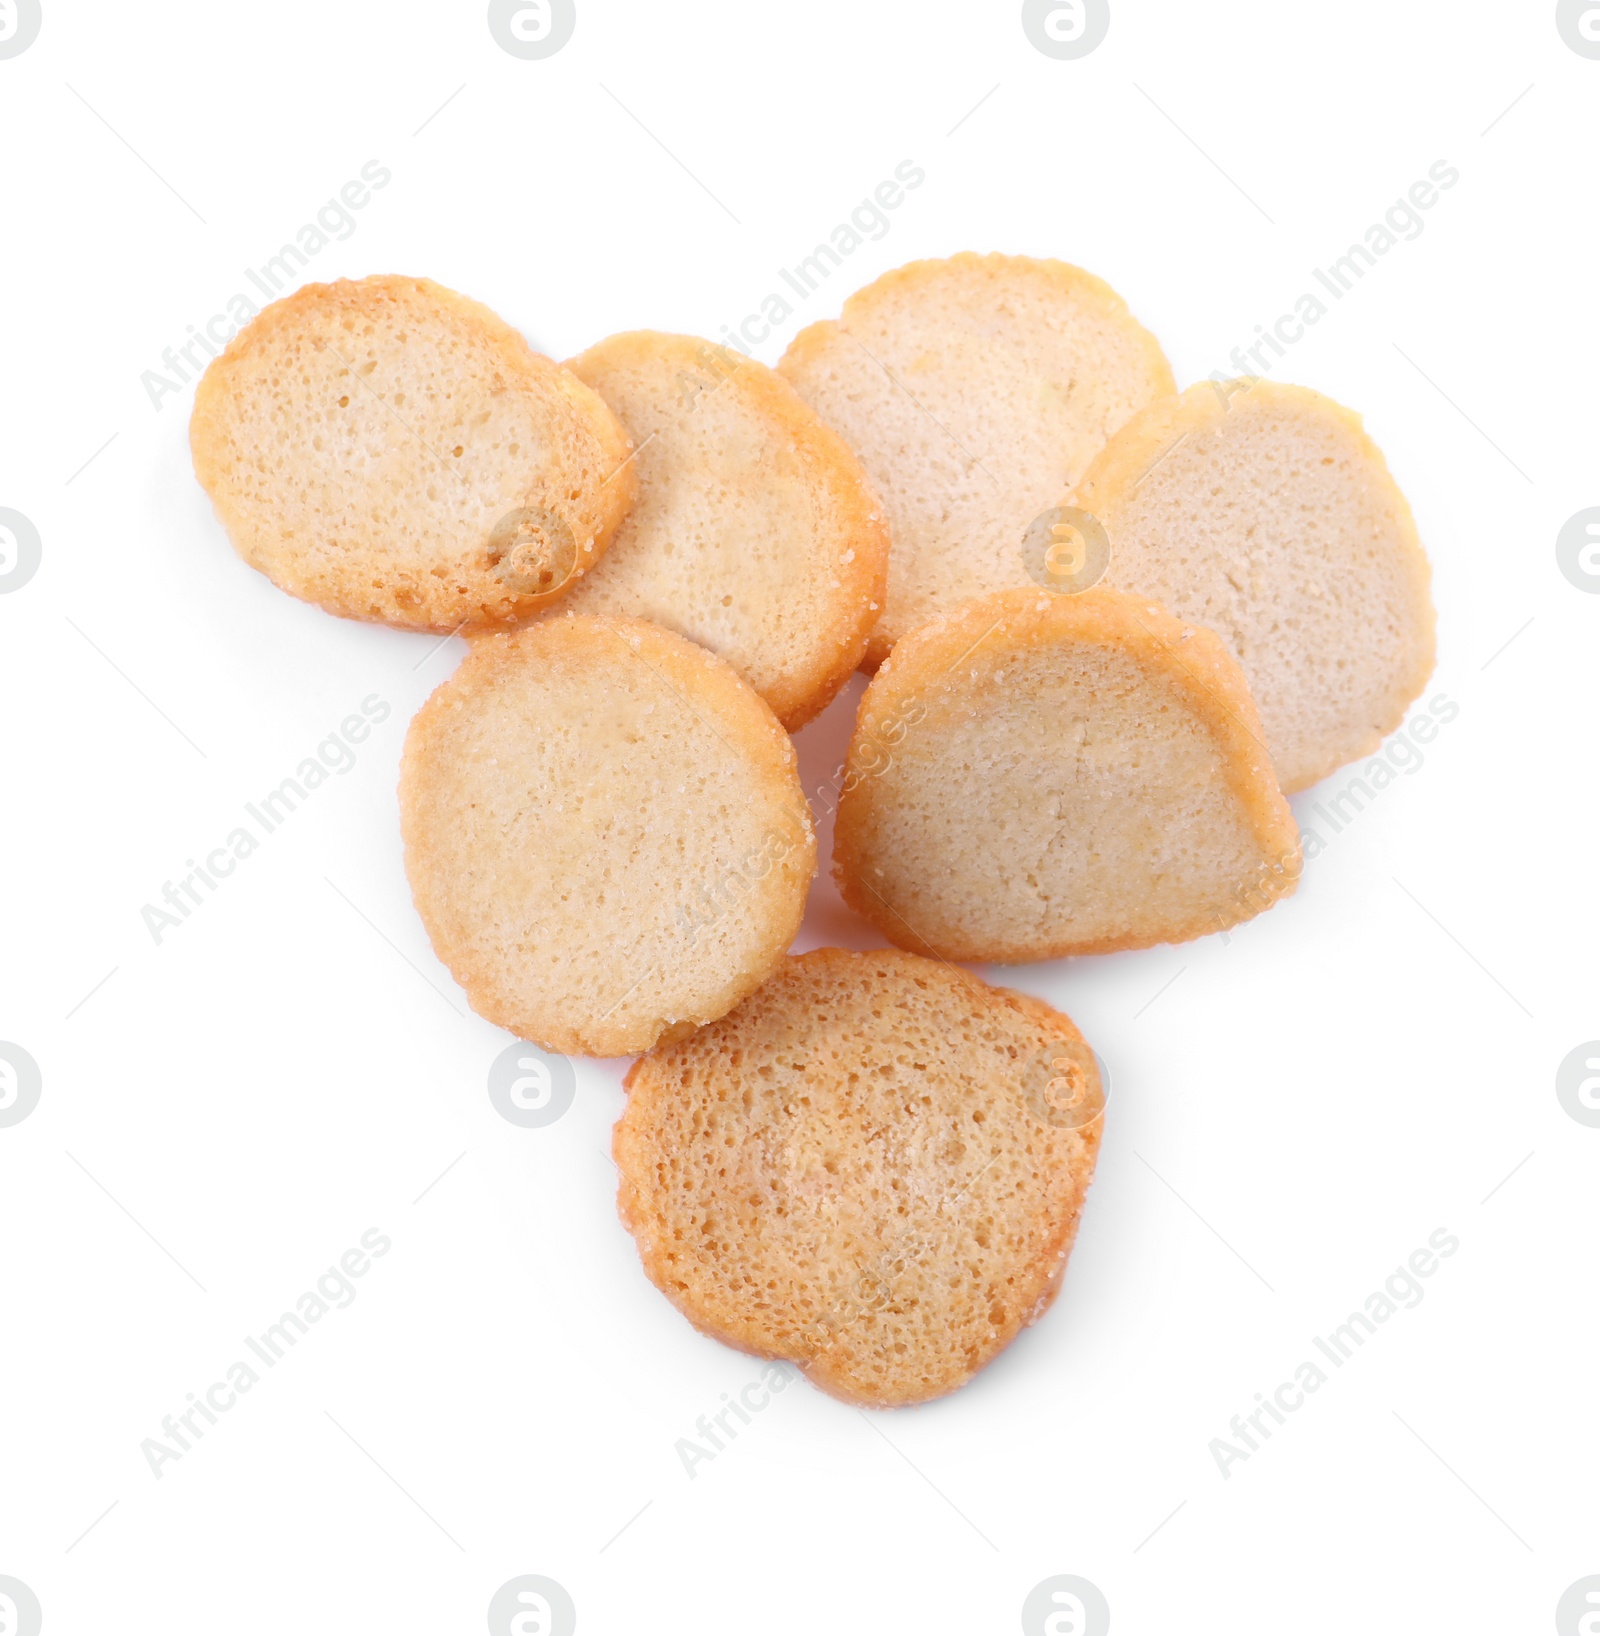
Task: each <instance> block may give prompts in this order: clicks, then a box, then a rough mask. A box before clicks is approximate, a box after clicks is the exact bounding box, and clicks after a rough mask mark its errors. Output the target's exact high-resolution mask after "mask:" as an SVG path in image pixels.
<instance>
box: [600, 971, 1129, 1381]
mask: <svg viewBox="0 0 1600 1636" xmlns="http://www.w3.org/2000/svg"><path fill="white" fill-rule="evenodd" d="M627 1088H628V1105H627V1109H626V1111H625V1112H624V1113H623V1116H622V1118H621V1120H620V1121H619V1122H618V1124H617V1127H616V1131H615V1134H614V1137H613V1143H612V1147H613V1152H614V1154H615V1157H616V1162H617V1169H618V1171H619V1173H620V1175H621V1184H620V1187H619V1190H618V1195H617V1205H618V1210H619V1212H620V1214H621V1216H622V1220H623V1223H624V1225H625V1226H626V1227H627V1228H628V1230H629V1231H630V1232H631V1233H632V1234H633V1236H634V1238H635V1239H636V1240H637V1242H638V1246H639V1255H640V1259H641V1260H642V1261H643V1263H644V1269H645V1272H646V1273H647V1274H648V1275H649V1276H650V1278H651V1280H652V1281H653V1282H654V1283H655V1284H656V1286H657V1287H658V1288H659V1289H660V1290H661V1291H662V1293H663V1294H664V1295H666V1296H667V1297H668V1299H669V1300H671V1301H672V1302H673V1303H674V1304H675V1305H676V1306H677V1307H678V1309H679V1310H680V1311H681V1312H682V1313H683V1314H684V1316H685V1317H686V1318H688V1319H689V1321H690V1322H691V1323H692V1324H693V1325H694V1326H695V1327H696V1328H697V1329H699V1330H701V1331H703V1332H704V1333H705V1334H707V1335H711V1336H713V1337H715V1338H716V1339H718V1340H721V1341H724V1342H726V1343H727V1344H728V1345H730V1346H736V1347H739V1348H740V1349H742V1350H743V1351H746V1352H754V1353H756V1354H757V1355H758V1356H761V1357H769V1358H785V1359H789V1360H792V1361H793V1362H794V1363H796V1364H798V1365H799V1366H800V1368H801V1369H802V1370H803V1371H804V1372H805V1373H806V1375H807V1376H808V1377H809V1378H810V1379H811V1381H812V1382H813V1383H814V1384H815V1385H817V1386H820V1387H821V1388H822V1389H823V1390H824V1391H826V1392H831V1393H832V1394H833V1395H834V1396H836V1397H841V1398H844V1399H846V1400H848V1401H850V1402H855V1403H861V1404H868V1405H872V1406H875V1407H883V1408H887V1407H892V1406H895V1405H898V1404H907V1403H920V1402H923V1401H925V1400H926V1399H928V1398H933V1397H938V1396H940V1395H941V1394H942V1393H945V1392H949V1391H952V1390H954V1389H955V1388H956V1387H958V1386H960V1385H962V1384H963V1383H964V1382H966V1381H967V1380H970V1379H971V1377H972V1376H973V1375H974V1374H976V1373H977V1371H978V1370H980V1369H981V1368H982V1367H983V1366H984V1365H985V1364H986V1363H988V1362H990V1361H991V1360H992V1359H993V1358H994V1357H995V1356H996V1354H997V1353H999V1352H1000V1351H1001V1350H1002V1348H1004V1347H1005V1346H1006V1345H1008V1344H1009V1343H1010V1342H1011V1341H1012V1340H1013V1339H1014V1338H1015V1336H1016V1335H1017V1333H1018V1331H1019V1330H1020V1329H1021V1328H1022V1327H1023V1325H1025V1324H1031V1323H1033V1322H1034V1321H1035V1320H1036V1319H1038V1318H1039V1317H1040V1316H1041V1315H1042V1314H1043V1313H1044V1311H1045V1309H1046V1308H1047V1307H1048V1306H1049V1305H1050V1303H1051V1301H1052V1300H1053V1299H1054V1298H1055V1295H1056V1292H1057V1290H1058V1289H1059V1288H1060V1283H1061V1276H1062V1273H1063V1271H1064V1270H1065V1267H1066V1261H1067V1254H1068V1252H1069V1251H1070V1249H1071V1247H1072V1241H1073V1237H1074V1235H1075V1234H1076V1232H1077V1226H1078V1217H1079V1214H1080V1212H1081V1211H1082V1209H1083V1201H1084V1194H1085V1193H1086V1191H1087V1190H1088V1186H1089V1181H1090V1178H1091V1177H1092V1176H1093V1174H1094V1166H1095V1159H1096V1157H1097V1155H1098V1153H1099V1147H1100V1134H1101V1129H1102V1126H1103V1123H1104V1119H1103V1112H1104V1102H1103V1096H1102V1092H1101V1086H1100V1076H1099V1072H1098V1069H1097V1067H1096V1064H1095V1059H1094V1054H1093V1052H1092V1051H1090V1049H1089V1048H1088V1046H1087V1045H1086V1044H1085V1043H1084V1040H1083V1037H1082V1036H1081V1035H1080V1034H1079V1033H1078V1031H1077V1029H1076V1028H1074V1027H1073V1025H1072V1023H1071V1022H1070V1021H1069V1020H1068V1019H1067V1018H1066V1017H1064V1016H1062V1015H1061V1014H1060V1013H1059V1012H1053V1011H1051V1010H1050V1009H1049V1008H1048V1007H1046V1006H1044V1005H1043V1003H1042V1002H1039V1001H1033V1002H1030V1003H1029V1004H1028V1005H1024V1004H1022V1003H1020V997H1017V996H1011V995H1008V994H1007V993H1006V992H1005V991H1003V990H1000V989H995V988H990V987H989V986H988V985H987V984H986V983H982V982H980V981H979V980H978V979H977V978H975V977H973V976H971V975H970V974H968V973H967V972H964V971H959V970H957V969H956V968H954V967H952V966H947V965H944V964H941V963H938V962H934V961H930V960H922V959H919V958H917V957H916V956H915V955H909V954H901V953H898V952H897V951H895V950H890V949H880V950H873V951H872V952H870V953H866V954H850V953H846V952H845V951H844V950H843V949H817V950H814V951H813V952H811V953H810V954H803V955H799V956H796V957H794V958H791V959H789V960H787V961H785V962H784V964H783V966H782V968H781V969H780V970H779V971H778V972H777V974H776V975H775V976H773V977H772V978H771V979H770V980H769V981H768V982H767V983H766V984H765V985H764V986H763V987H762V988H761V989H759V990H758V991H757V992H756V993H755V994H754V995H752V996H751V998H750V999H748V1000H746V1001H745V1002H744V1004H743V1005H741V1006H740V1007H739V1008H738V1010H736V1011H734V1012H733V1013H731V1014H730V1015H729V1016H727V1017H724V1018H723V1019H722V1021H721V1022H719V1023H714V1024H713V1025H712V1026H711V1027H709V1028H704V1029H701V1030H700V1032H699V1033H697V1034H695V1035H693V1036H692V1037H691V1038H689V1039H687V1040H684V1041H682V1042H680V1043H678V1044H674V1045H669V1046H664V1047H662V1048H660V1049H658V1050H656V1051H653V1052H651V1054H650V1055H649V1056H647V1057H644V1058H642V1059H641V1060H640V1061H639V1062H637V1063H635V1064H634V1066H633V1069H632V1071H631V1072H630V1073H629V1075H628V1079H627Z"/></svg>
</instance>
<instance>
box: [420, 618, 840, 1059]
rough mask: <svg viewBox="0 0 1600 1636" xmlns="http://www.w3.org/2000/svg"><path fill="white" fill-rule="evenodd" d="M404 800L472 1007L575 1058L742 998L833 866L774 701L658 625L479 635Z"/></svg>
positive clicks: (438, 946)
mask: <svg viewBox="0 0 1600 1636" xmlns="http://www.w3.org/2000/svg"><path fill="white" fill-rule="evenodd" d="M730 808H731V809H732V810H729V809H730ZM400 811H401V829H402V833H403V836H404V840H405V861H406V874H407V877H408V879H409V880H410V883H411V890H412V895H413V898H414V900H415V902H416V906H417V911H418V913H419V914H420V915H421V917H422V920H423V924H424V925H425V926H426V928H427V931H428V935H429V937H430V939H431V940H432V943H433V947H434V950H435V952H436V953H437V954H438V956H439V959H440V960H441V961H442V962H443V963H444V964H445V965H446V966H447V967H449V969H450V971H451V974H452V975H453V976H454V977H455V979H456V981H457V982H458V983H460V984H461V986H462V988H463V989H464V990H465V992H466V994H467V998H468V999H469V1001H470V1002H471V1004H472V1006H473V1009H474V1010H475V1011H477V1012H478V1013H479V1015H480V1016H484V1017H487V1018H488V1019H489V1020H490V1021H491V1022H494V1023H497V1024H499V1025H500V1026H501V1027H503V1028H506V1029H508V1030H510V1031H511V1032H512V1033H514V1034H517V1035H520V1036H521V1037H522V1038H524V1039H530V1040H534V1041H536V1042H537V1043H538V1044H540V1045H542V1046H544V1047H546V1048H547V1049H549V1050H553V1051H561V1052H567V1053H571V1054H576V1055H586V1056H620V1055H625V1054H628V1053H631V1052H635V1051H641V1050H645V1049H648V1048H649V1047H650V1046H652V1045H654V1044H656V1043H658V1042H660V1041H662V1040H670V1039H674V1038H678V1037H682V1036H683V1035H686V1034H688V1033H690V1032H692V1031H693V1029H694V1028H695V1027H697V1026H699V1025H701V1024H703V1023H706V1022H710V1021H713V1020H715V1019H716V1018H718V1017H720V1016H722V1015H723V1014H724V1013H725V1012H726V1011H727V1010H729V1009H730V1008H731V1007H732V1006H734V1005H737V1004H738V1003H739V1001H740V1000H742V999H744V998H745V996H746V995H748V994H749V993H750V992H751V991H752V990H753V989H755V988H756V987H757V986H758V985H759V984H760V983H761V982H762V980H763V979H764V978H765V977H766V976H767V974H768V973H769V972H770V971H771V970H772V969H773V968H774V967H775V966H776V965H777V963H778V962H779V961H781V960H782V958H783V956H784V953H785V951H786V950H787V949H788V947H789V944H790V943H791V942H792V941H793V939H794V936H795V934H796V932H797V931H798V930H799V927H800V921H801V918H802V916H803V914H804V910H805V898H806V891H807V888H808V887H809V885H810V881H811V878H812V876H813V874H814V873H815V866H816V842H815V839H814V837H813V835H812V832H811V824H810V815H809V812H808V811H807V809H806V805H805V799H804V796H803V795H802V793H801V790H800V784H799V777H798V773H797V771H796V762H795V753H794V746H793V745H792V744H791V743H790V741H789V738H788V736H787V735H786V734H785V733H784V731H783V729H782V727H781V726H780V725H779V723H778V722H777V720H776V718H775V717H774V716H773V715H772V712H771V711H770V710H769V709H768V708H767V706H766V705H765V704H764V703H763V702H762V701H761V699H760V698H759V697H758V696H757V695H756V694H755V693H754V692H753V691H752V690H751V689H750V688H749V687H748V686H747V685H746V684H745V683H744V682H743V681H741V680H740V678H739V677H738V676H737V675H735V674H734V672H733V671H732V670H731V669H729V667H728V666H727V665H725V664H723V663H722V661H721V660H719V659H717V658H716V657H715V656H714V655H712V654H709V653H707V652H705V651H704V650H703V649H701V648H698V647H696V646H695V645H694V644H693V643H691V642H688V641H686V640H684V639H683V638H682V637H679V636H675V635H673V634H672V633H671V632H670V631H665V630H662V629H660V628H659V627H658V626H655V625H651V624H649V623H647V622H645V621H643V620H631V619H615V620H600V619H590V618H584V617H580V616H565V617H562V618H558V619H552V620H546V621H541V622H539V623H536V624H534V625H530V626H526V627H524V628H522V629H520V630H517V631H513V632H508V633H502V634H500V635H496V636H489V637H484V638H482V639H480V640H479V641H477V642H475V643H474V644H473V646H472V648H471V650H470V652H469V653H468V655H467V657H466V658H465V659H464V660H463V661H462V663H461V666H460V668H459V669H458V670H457V671H456V673H455V674H454V675H453V676H452V677H450V678H449V680H447V681H446V682H444V683H442V684H441V685H440V687H439V688H437V689H436V690H435V692H434V693H433V695H432V696H431V697H430V698H429V699H428V701H427V703H426V704H424V705H423V707H422V709H421V710H420V711H419V712H418V713H417V716H416V717H415V719H414V720H413V722H412V724H411V727H410V730H409V731H408V733H407V736H406V747H405V754H404V758H403V761H402V765H401V777H400ZM702 889H703V890H702ZM708 904H709V905H710V906H709V907H707V905H708Z"/></svg>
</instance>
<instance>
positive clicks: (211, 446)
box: [189, 277, 634, 632]
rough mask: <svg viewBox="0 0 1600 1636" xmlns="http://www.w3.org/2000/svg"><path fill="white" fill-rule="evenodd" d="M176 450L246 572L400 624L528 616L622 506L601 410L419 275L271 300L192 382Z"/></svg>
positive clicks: (572, 380)
mask: <svg viewBox="0 0 1600 1636" xmlns="http://www.w3.org/2000/svg"><path fill="white" fill-rule="evenodd" d="M189 444H190V449H191V451H192V453H193V456H194V469H195V475H196V476H197V477H198V478H199V479H200V483H201V485H202V487H204V489H205V490H206V492H207V493H208V494H209V495H210V496H211V501H212V504H213V506H214V507H215V508H216V512H217V515H218V517H219V518H220V519H221V521H222V524H223V526H224V528H226V529H227V531H228V537H229V538H230V539H231V540H232V541H233V545H234V549H235V550H236V551H238V553H239V555H240V556H241V557H243V558H244V560H245V561H246V562H247V563H249V564H250V566H251V567H252V568H257V569H259V570H260V571H261V572H262V573H263V574H265V575H266V576H267V578H268V579H270V580H271V581H272V582H273V583H274V584H275V585H278V586H280V587H281V588H282V589H283V590H285V591H288V592H289V593H290V594H291V595H293V596H297V597H301V598H303V599H304V600H305V601H307V602H315V603H317V604H318V605H319V606H321V607H324V608H326V609H328V610H329V612H331V613H336V614H343V615H344V616H345V617H347V618H350V619H370V620H376V621H378V622H380V623H382V624H386V625H398V626H400V627H402V628H403V629H406V630H423V631H440V632H443V631H456V630H465V631H468V632H471V631H474V630H485V629H494V628H496V627H503V626H506V625H509V624H513V623H515V622H517V621H519V620H523V619H526V618H528V617H529V616H530V615H532V614H533V613H536V612H537V611H538V610H539V609H540V608H542V607H544V606H545V605H546V604H547V603H549V602H551V601H553V600H554V599H555V598H556V597H558V596H560V595H561V594H562V592H563V591H564V590H565V589H566V588H567V587H568V586H569V585H571V584H572V583H574V582H575V581H576V580H577V579H578V578H579V577H580V576H582V575H583V574H584V573H586V572H587V571H588V570H589V569H590V568H591V567H593V566H594V564H595V562H597V561H598V560H599V558H600V554H601V553H602V552H603V551H604V550H605V548H606V546H607V544H608V543H609V541H610V539H611V536H612V535H613V534H614V533H615V532H616V530H617V525H618V524H619V523H620V522H621V521H622V518H623V516H624V515H625V513H626V512H627V510H628V507H629V505H630V504H631V502H632V499H633V481H634V479H633V471H632V468H631V466H630V465H629V464H628V454H629V446H628V439H627V436H626V434H625V433H624V432H623V430H622V427H621V426H620V425H618V423H617V419H616V417H615V416H614V415H613V414H612V413H611V411H610V410H609V409H608V408H607V407H606V406H605V404H604V403H603V402H602V401H601V400H600V398H599V397H598V396H597V395H596V394H595V393H594V392H593V391H591V390H590V389H589V388H588V387H587V386H585V385H584V384H583V382H582V381H580V380H579V379H578V378H577V377H576V376H575V375H572V374H571V373H569V372H568V371H567V370H565V369H563V368H562V367H561V366H560V364H557V363H554V362H552V361H551V360H550V359H549V358H546V357H543V356H541V355H540V354H539V353H537V352H535V351H534V350H533V348H532V347H530V346H529V345H528V343H527V342H526V341H525V340H524V339H523V338H522V336H521V335H519V334H518V333H517V331H516V330H514V329H512V328H511V326H510V325H509V324H506V323H503V322H502V321H501V320H500V319H499V318H497V317H495V315H494V314H493V313H492V312H490V311H489V309H488V308H487V307H483V306H480V305H479V304H478V303H477V302H476V301H469V300H468V299H467V298H466V297H465V296H461V295H457V294H455V292H454V291H452V290H446V289H443V288H441V287H440V286H439V285H437V284H433V283H430V282H429V281H428V280H427V279H425V278H399V277H379V278H364V279H360V280H357V281H355V282H352V281H350V280H348V279H341V280H340V281H339V282H338V283H336V284H308V285H306V286H305V288H304V289H300V290H296V291H295V293H294V294H293V295H291V296H289V297H288V298H287V299H286V300H283V301H276V302H274V303H273V304H272V305H271V306H270V307H268V308H267V309H266V311H264V312H262V313H261V314H259V315H258V316H257V317H256V318H254V319H252V320H251V321H250V323H249V324H247V325H246V326H245V327H244V328H243V329H242V330H241V331H240V332H239V333H238V334H237V335H236V336H234V338H233V339H232V340H231V341H230V342H229V343H228V346H227V349H226V350H225V351H224V352H223V353H222V355H221V356H220V357H219V358H216V359H215V360H213V362H212V363H211V365H210V367H209V368H208V369H207V370H206V372H205V375H204V376H203V377H202V379H201V381H200V385H199V387H198V388H197V389H196V392H195V400H194V415H193V418H192V419H191V421H190V423H189Z"/></svg>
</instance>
